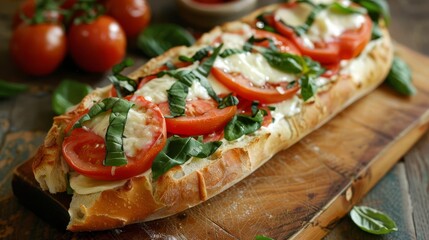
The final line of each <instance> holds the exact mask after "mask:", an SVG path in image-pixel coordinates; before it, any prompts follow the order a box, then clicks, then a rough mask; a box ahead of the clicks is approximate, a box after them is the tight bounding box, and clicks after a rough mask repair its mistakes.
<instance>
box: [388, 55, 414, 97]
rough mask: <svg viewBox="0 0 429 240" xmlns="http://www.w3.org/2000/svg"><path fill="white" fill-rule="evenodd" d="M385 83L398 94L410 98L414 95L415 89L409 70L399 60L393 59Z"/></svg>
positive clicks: (397, 58) (405, 64)
mask: <svg viewBox="0 0 429 240" xmlns="http://www.w3.org/2000/svg"><path fill="white" fill-rule="evenodd" d="M386 83H387V84H388V85H389V86H391V87H392V88H393V89H395V90H396V91H397V92H398V93H400V94H403V95H407V96H411V95H414V94H416V88H415V87H414V85H413V82H412V78H411V70H410V68H409V67H408V65H407V63H405V62H404V61H403V60H402V59H401V58H399V57H397V56H395V57H394V58H393V63H392V67H391V68H390V72H389V74H388V75H387V78H386Z"/></svg>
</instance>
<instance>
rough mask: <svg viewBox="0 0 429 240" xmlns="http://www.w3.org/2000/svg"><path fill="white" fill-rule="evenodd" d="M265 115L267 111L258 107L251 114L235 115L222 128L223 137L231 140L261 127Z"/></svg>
mask: <svg viewBox="0 0 429 240" xmlns="http://www.w3.org/2000/svg"><path fill="white" fill-rule="evenodd" d="M266 115H267V112H266V111H265V110H263V109H258V110H257V111H256V112H255V113H254V114H253V115H252V116H249V115H245V114H238V115H235V116H234V117H233V118H232V119H231V121H230V122H229V123H228V124H227V125H226V127H225V129H224V135H225V139H226V140H228V141H232V140H236V139H238V138H240V137H242V136H244V135H247V134H250V133H253V132H255V131H256V130H258V129H260V128H261V126H262V122H263V121H264V116H266Z"/></svg>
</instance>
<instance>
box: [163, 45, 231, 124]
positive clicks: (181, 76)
mask: <svg viewBox="0 0 429 240" xmlns="http://www.w3.org/2000/svg"><path fill="white" fill-rule="evenodd" d="M222 46H223V45H220V46H218V47H217V48H216V49H214V51H213V53H212V55H210V57H208V58H207V59H206V60H205V61H203V62H202V63H201V64H200V65H199V66H198V67H197V68H196V69H194V70H190V69H185V70H180V69H177V70H167V71H162V72H160V73H159V74H158V77H162V76H164V75H169V76H171V77H173V78H175V79H177V80H178V82H176V83H174V84H173V85H172V86H171V88H170V89H169V90H167V93H168V104H169V107H170V114H171V116H172V117H179V116H183V115H184V114H185V107H186V97H187V95H188V91H189V90H188V89H189V88H190V87H191V86H192V83H193V81H198V82H200V84H201V85H202V86H203V87H204V88H205V89H206V90H207V93H208V94H209V96H210V97H211V98H213V99H214V100H216V101H217V102H220V98H219V97H218V96H217V94H216V92H215V91H214V90H213V88H212V86H211V85H210V83H209V81H208V80H207V76H208V75H209V74H210V70H211V68H212V66H213V64H214V62H215V60H216V57H217V56H218V55H219V52H220V49H221V48H222Z"/></svg>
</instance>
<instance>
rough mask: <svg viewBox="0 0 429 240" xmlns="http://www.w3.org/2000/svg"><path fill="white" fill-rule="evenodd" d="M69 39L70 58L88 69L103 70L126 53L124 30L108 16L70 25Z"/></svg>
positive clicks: (115, 62)
mask: <svg viewBox="0 0 429 240" xmlns="http://www.w3.org/2000/svg"><path fill="white" fill-rule="evenodd" d="M68 40H69V44H68V46H69V50H70V54H71V56H72V58H73V60H74V61H75V63H76V64H77V65H78V66H79V67H80V68H82V69H84V70H86V71H88V72H104V71H106V70H108V69H110V68H111V67H113V66H114V65H115V64H117V63H119V62H120V61H121V60H122V59H123V58H124V56H125V51H126V37H125V33H124V31H123V30H122V28H121V26H120V25H119V24H118V23H117V22H116V21H115V20H114V19H113V18H111V17H109V16H105V15H102V16H99V17H97V18H96V19H95V20H94V21H92V22H90V23H81V24H72V25H71V27H70V30H69V33H68Z"/></svg>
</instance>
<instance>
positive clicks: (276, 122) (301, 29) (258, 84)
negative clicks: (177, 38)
mask: <svg viewBox="0 0 429 240" xmlns="http://www.w3.org/2000/svg"><path fill="white" fill-rule="evenodd" d="M392 52H393V51H392V45H391V42H390V39H389V35H388V33H387V31H386V28H385V26H384V21H383V19H382V18H381V17H380V13H376V12H372V10H367V9H365V8H364V7H362V6H360V5H359V4H357V3H355V2H350V1H323V2H321V1H317V2H313V1H307V0H301V1H296V2H292V3H284V4H276V5H270V6H268V7H265V8H262V9H258V10H257V11H256V12H254V13H252V14H250V15H248V16H246V17H245V18H243V19H241V20H238V21H236V22H230V23H227V24H225V25H223V26H219V27H216V28H214V29H213V30H211V31H210V32H208V33H206V34H204V35H203V36H202V37H201V38H200V39H199V40H198V41H197V43H196V44H194V45H193V46H191V47H177V48H173V49H171V50H169V51H168V52H166V53H164V54H163V55H161V56H159V57H157V58H154V59H152V60H150V61H149V62H147V63H146V64H145V65H144V66H142V67H141V68H139V69H138V70H137V71H135V72H134V73H132V74H130V75H129V76H124V75H122V74H121V73H120V69H121V67H124V65H122V66H118V67H116V68H115V69H113V72H114V73H115V74H113V75H112V76H111V78H112V81H113V84H112V85H110V86H106V87H104V88H100V89H97V90H94V91H93V92H92V93H90V94H89V95H87V96H86V97H85V98H84V99H83V100H82V102H81V103H80V104H78V105H77V106H76V107H75V108H73V109H72V110H70V111H69V112H67V113H66V114H64V115H61V116H57V117H55V119H54V123H53V126H52V128H51V129H50V131H49V133H48V135H47V136H46V139H45V141H44V144H43V145H42V146H41V147H40V149H39V150H38V152H37V154H36V155H35V156H34V164H33V171H34V175H35V177H36V179H37V181H38V182H39V183H40V186H41V187H42V189H44V190H47V191H49V192H50V193H51V194H55V193H59V192H64V191H67V190H69V192H71V193H72V194H73V196H72V201H71V204H70V209H69V214H70V223H69V225H68V227H67V229H69V230H71V231H92V230H102V229H111V228H116V227H121V226H124V225H127V224H131V223H135V222H143V221H149V220H154V219H159V218H163V217H167V216H170V215H173V214H176V213H178V212H181V211H183V210H185V209H188V208H190V207H192V206H195V205H197V204H199V203H201V202H203V201H206V200H207V199H209V198H211V197H213V196H215V195H217V194H219V193H220V192H222V191H224V190H226V189H228V188H229V187H231V186H232V185H233V184H235V183H237V182H238V181H240V180H242V179H243V178H245V177H246V176H248V175H249V174H251V173H252V172H254V171H255V170H256V169H257V168H258V167H260V166H261V165H262V164H264V163H265V162H267V161H268V160H269V159H270V158H271V157H272V156H273V155H274V154H276V153H277V152H279V151H280V150H283V149H286V148H288V147H289V146H291V145H292V144H294V143H296V142H297V141H299V140H300V139H302V138H303V137H304V136H305V135H307V134H308V133H310V132H312V131H314V130H315V129H317V128H318V127H320V126H321V125H322V124H323V123H325V122H326V121H328V120H329V119H331V118H332V117H333V116H334V115H335V114H337V113H338V112H340V111H341V110H343V109H344V108H345V107H347V106H348V105H350V104H351V103H353V102H354V101H356V100H357V99H359V98H360V97H362V96H364V95H365V94H367V93H369V92H371V91H372V90H373V89H374V88H376V87H377V86H378V85H379V84H380V83H381V82H382V81H383V80H384V78H385V76H386V74H387V72H388V70H389V68H390V65H391V61H392V55H393V54H392Z"/></svg>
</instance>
